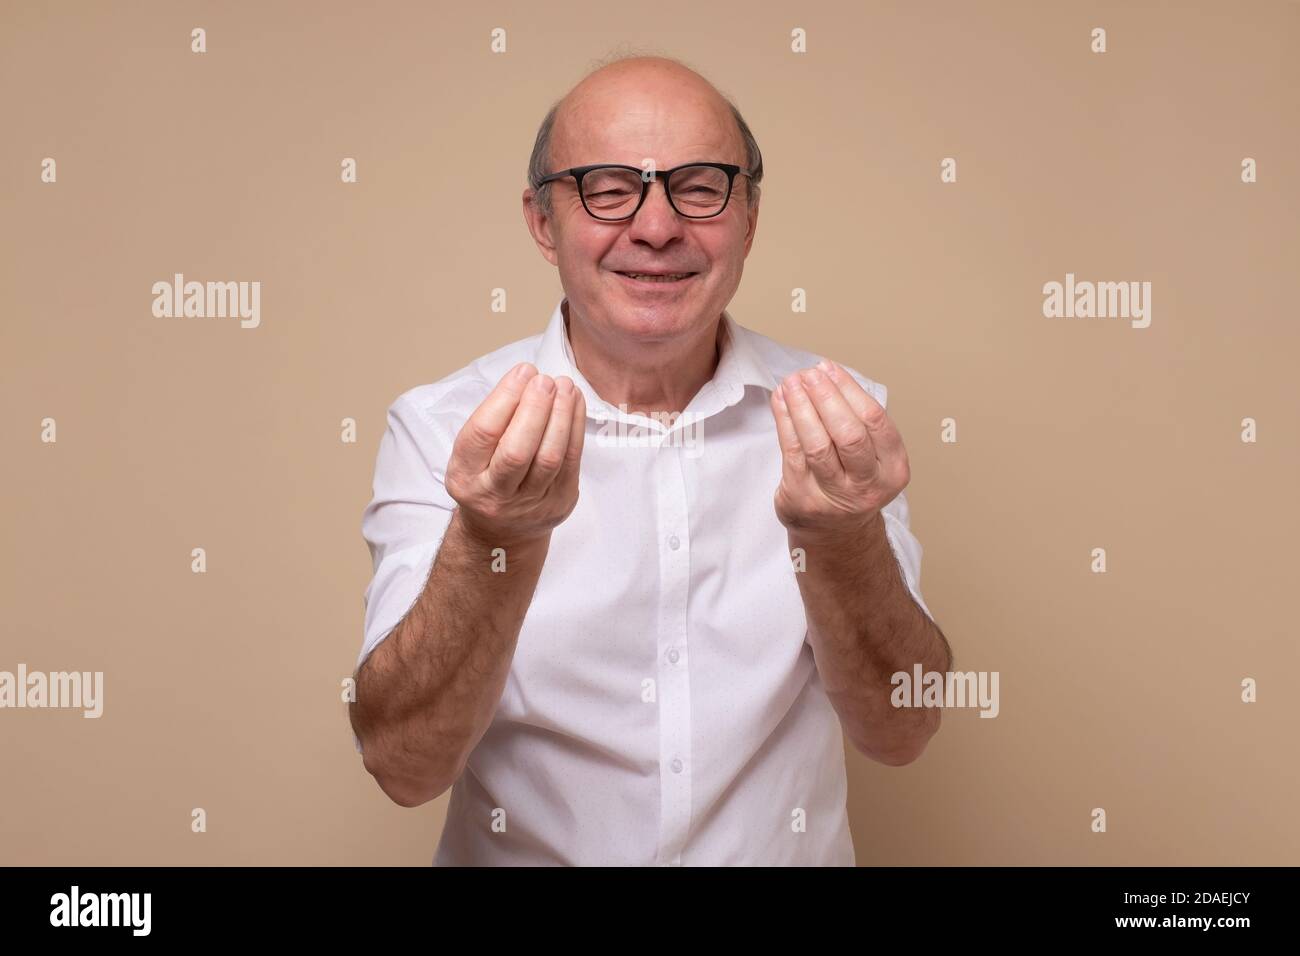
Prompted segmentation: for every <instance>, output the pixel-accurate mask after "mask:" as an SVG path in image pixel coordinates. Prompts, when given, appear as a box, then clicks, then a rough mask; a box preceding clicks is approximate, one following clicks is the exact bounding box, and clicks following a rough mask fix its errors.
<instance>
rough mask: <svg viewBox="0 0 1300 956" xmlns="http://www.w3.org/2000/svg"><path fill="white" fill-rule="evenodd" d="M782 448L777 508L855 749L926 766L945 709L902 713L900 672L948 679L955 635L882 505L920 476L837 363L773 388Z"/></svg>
mask: <svg viewBox="0 0 1300 956" xmlns="http://www.w3.org/2000/svg"><path fill="white" fill-rule="evenodd" d="M772 414H773V416H774V417H775V419H776V426H777V436H778V438H779V440H780V442H781V452H782V455H781V467H782V474H781V484H780V486H779V487H778V488H777V493H776V501H775V505H776V511H777V516H778V518H780V520H781V522H782V524H784V525H785V526H786V528H787V531H788V535H789V540H790V547H791V549H794V548H802V549H803V552H804V555H805V561H806V564H805V567H806V570H804V571H802V572H799V573H797V574H796V575H795V577H796V579H797V580H798V582H799V592H800V595H801V596H802V598H803V602H804V610H805V613H806V616H807V619H808V640H809V643H810V644H811V645H812V648H813V656H814V658H815V660H816V662H817V670H818V673H819V674H820V675H821V678H822V683H823V684H824V685H825V687H826V692H827V696H828V697H829V699H830V701H831V704H832V706H834V708H835V712H836V713H837V714H838V715H839V718H840V722H841V724H842V725H843V726H844V731H845V733H846V734H847V735H848V737H849V739H850V741H852V743H853V745H854V746H855V747H856V748H857V749H858V750H860V751H861V752H862V753H864V754H866V755H867V756H869V757H871V758H872V759H874V760H878V761H880V762H881V763H886V764H891V765H901V764H906V763H910V762H911V761H913V760H915V759H916V758H917V757H918V756H919V755H920V754H921V751H922V750H924V749H925V745H926V743H927V742H928V741H929V739H930V738H931V737H932V736H934V734H935V733H936V732H937V731H938V729H939V722H940V714H939V711H938V709H936V708H896V707H894V706H893V704H892V702H891V700H890V695H891V691H892V684H891V681H890V678H891V677H892V675H893V674H895V673H897V672H899V671H904V672H909V673H910V672H911V671H912V668H913V666H914V665H916V664H920V665H921V666H922V669H923V670H927V671H934V670H937V671H942V672H946V671H948V670H949V669H950V668H951V660H952V654H951V650H950V648H949V647H948V641H947V638H945V637H944V635H943V632H942V631H940V630H939V628H938V627H937V626H935V624H934V622H933V621H931V620H930V618H929V616H928V615H927V614H926V613H925V611H924V610H922V608H921V607H920V605H918V604H917V603H916V602H915V601H914V600H913V599H912V595H911V593H910V591H909V589H908V587H907V583H906V581H905V580H904V579H903V578H902V576H901V572H900V569H899V566H898V562H897V560H896V558H895V557H894V554H893V551H892V549H891V547H890V544H889V539H888V536H887V535H886V531H885V527H886V526H885V521H886V519H885V515H884V512H883V509H884V508H885V506H886V505H888V504H889V502H890V501H892V500H893V499H894V498H895V497H897V496H898V495H899V494H901V493H902V491H903V488H904V487H905V486H906V485H907V482H908V480H909V478H910V472H909V468H908V463H907V452H906V450H905V449H904V448H903V442H902V437H901V436H900V435H899V434H898V430H897V429H896V428H895V427H894V425H893V422H891V421H890V420H889V416H888V415H886V414H885V410H884V408H883V407H882V406H881V405H880V403H878V402H877V401H876V400H875V399H874V398H872V397H871V396H870V395H868V394H867V392H866V391H865V390H864V389H863V388H862V386H861V385H859V384H858V382H857V381H856V380H855V379H854V378H853V377H852V376H851V375H849V374H848V373H847V372H846V371H844V369H842V368H840V366H838V365H836V364H835V363H833V362H822V363H819V366H818V368H814V369H804V370H803V371H801V372H798V373H795V374H794V375H791V376H789V377H787V378H786V379H785V381H784V382H782V383H781V385H780V386H778V387H777V389H776V390H775V391H773V393H772Z"/></svg>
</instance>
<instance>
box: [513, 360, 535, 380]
mask: <svg viewBox="0 0 1300 956" xmlns="http://www.w3.org/2000/svg"><path fill="white" fill-rule="evenodd" d="M532 372H533V370H532V368H531V367H529V365H528V363H527V362H523V363H521V364H520V366H519V367H518V368H517V369H515V378H517V379H519V380H520V381H523V380H524V379H526V378H527V377H528V376H529V375H531V374H532Z"/></svg>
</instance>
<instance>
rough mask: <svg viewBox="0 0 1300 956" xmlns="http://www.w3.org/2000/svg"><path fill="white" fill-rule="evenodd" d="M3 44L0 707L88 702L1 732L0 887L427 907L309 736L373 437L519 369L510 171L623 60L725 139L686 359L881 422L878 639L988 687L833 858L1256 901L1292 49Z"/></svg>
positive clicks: (489, 14)
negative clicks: (1079, 290)
mask: <svg viewBox="0 0 1300 956" xmlns="http://www.w3.org/2000/svg"><path fill="white" fill-rule="evenodd" d="M0 10H2V11H3V12H2V13H0V97H2V99H0V109H2V112H0V129H2V130H3V135H2V140H3V145H2V147H0V182H2V183H3V188H2V190H0V224H3V232H2V234H0V279H2V281H0V296H2V298H0V307H2V308H3V326H2V327H3V342H2V343H0V345H2V347H3V353H2V354H3V368H4V377H3V391H2V393H0V398H2V399H3V414H2V415H0V430H2V434H0V439H2V440H3V450H4V467H3V475H4V491H5V500H6V507H5V510H4V529H3V542H4V547H3V558H2V561H3V563H2V564H0V597H2V599H3V605H2V611H3V630H2V631H0V669H5V670H11V671H12V670H15V669H16V667H17V665H18V663H19V662H24V663H26V664H27V665H28V667H29V668H32V669H41V670H66V669H75V670H92V671H93V670H102V671H104V672H105V681H106V692H105V713H104V716H103V717H102V718H101V719H100V720H98V721H94V720H85V719H82V718H81V716H80V714H79V713H78V712H69V711H57V710H46V711H34V710H22V711H17V710H12V711H11V710H6V711H0V768H2V769H0V801H2V802H3V812H2V813H0V861H2V862H4V863H13V864H32V863H35V864H110V863H121V864H203V863H216V864H233V863H266V864H295V863H302V864H345V863H365V864H379V863H402V864H427V863H428V862H429V861H430V859H431V858H432V855H433V850H434V845H435V842H436V840H437V837H438V834H439V832H440V828H441V824H442V816H443V809H444V807H445V804H446V799H447V798H446V797H445V796H444V797H443V798H442V799H440V800H439V801H437V802H436V803H434V804H431V805H426V806H425V807H423V808H420V809H419V810H414V811H412V810H403V809H401V808H399V807H397V806H395V805H393V804H391V803H389V802H388V801H387V800H386V798H385V797H384V796H383V794H382V793H381V792H380V790H379V789H378V788H377V787H376V786H375V785H374V783H373V782H372V781H371V780H370V778H369V777H368V776H367V775H366V774H365V772H364V771H363V769H362V767H361V763H360V759H359V757H358V755H357V754H356V752H355V751H354V749H353V743H352V737H351V733H350V730H349V728H348V725H347V721H346V713H345V705H344V704H343V703H342V701H341V699H340V682H341V680H342V679H343V678H344V677H346V676H347V675H348V674H349V673H350V671H351V668H352V665H353V662H354V661H355V657H356V654H357V651H358V649H359V647H360V642H361V622H362V598H361V596H362V592H363V590H364V588H365V585H366V583H367V581H368V579H369V574H370V564H369V555H368V554H367V552H366V548H365V545H364V542H363V540H362V538H361V535H360V517H361V511H362V508H363V507H364V506H365V504H366V502H367V500H368V499H369V496H370V482H371V477H372V472H373V467H374V455H375V451H376V449H377V445H378V441H379V437H380V436H381V434H382V432H383V428H384V412H385V409H386V408H387V406H388V404H389V403H390V402H391V401H392V400H393V398H394V397H396V395H398V394H399V393H400V392H402V391H404V390H405V389H407V388H410V387H412V386H414V385H416V384H419V383H423V382H429V381H433V380H435V379H438V378H440V377H442V376H443V375H445V374H447V373H448V372H450V371H452V370H454V369H456V368H458V367H459V366H461V365H463V364H465V363H466V362H468V361H469V360H471V359H472V358H474V357H475V356H477V355H480V354H482V353H484V352H487V351H489V350H491V349H493V348H496V347H497V346H499V345H502V344H504V343H506V342H510V341H513V340H516V339H519V338H522V337H525V336H528V335H532V334H534V333H536V332H540V331H541V329H542V328H543V326H544V324H545V322H546V319H547V318H548V317H549V315H550V312H551V310H552V309H553V308H554V306H555V303H556V302H557V301H558V298H559V294H560V290H559V284H558V279H557V277H556V275H555V273H554V270H553V269H552V268H551V267H550V266H548V265H547V264H546V263H545V262H544V260H543V259H542V258H541V256H540V255H539V254H538V253H537V252H536V250H535V248H534V247H533V246H532V244H531V241H530V239H529V238H528V236H527V233H526V231H525V228H524V225H523V221H522V217H521V214H520V210H519V194H520V192H521V190H522V188H523V183H524V170H525V166H526V162H527V157H528V151H529V148H530V147H531V144H532V139H533V136H534V134H535V131H536V127H537V123H538V122H539V121H540V120H541V117H542V115H543V113H544V112H545V110H546V108H547V107H548V106H549V105H550V103H551V102H552V101H553V100H554V99H555V98H556V97H558V96H560V95H561V94H562V93H563V92H564V91H565V90H566V89H567V88H568V87H569V85H571V84H572V83H573V82H574V81H576V80H577V79H578V78H579V77H580V76H581V75H582V74H583V72H584V71H585V68H586V66H587V65H588V64H589V63H590V61H592V60H593V59H595V58H597V57H600V56H603V55H605V54H607V53H609V52H610V51H611V50H613V49H615V48H616V47H618V46H619V45H620V44H627V43H631V44H635V45H636V46H638V47H639V48H649V49H650V50H652V51H656V52H662V53H665V54H669V55H674V56H679V57H682V58H684V59H685V60H686V61H687V62H689V63H690V64H692V65H694V66H695V67H696V68H698V69H700V70H701V71H703V72H704V73H705V74H706V75H707V76H708V77H709V78H711V79H712V80H713V81H714V82H715V83H716V84H717V85H718V86H719V87H720V88H721V89H722V90H723V91H724V92H726V93H728V94H730V95H732V96H734V97H735V98H736V100H737V101H738V103H739V105H740V106H741V108H742V110H743V111H744V112H745V114H746V117H747V119H748V120H749V122H750V124H751V125H752V127H753V129H754V131H755V133H756V135H757V137H758V139H759V143H760V144H761V146H762V147H763V150H764V157H765V161H766V166H767V177H766V180H765V183H764V193H763V197H764V198H763V206H762V210H763V212H762V217H761V220H760V225H759V232H758V238H757V241H756V244H755V246H754V250H753V253H752V254H751V256H750V258H749V261H748V264H747V265H748V268H747V270H746V275H745V279H744V281H743V283H742V285H741V288H740V292H739V294H738V295H737V297H736V299H735V300H734V301H733V302H732V305H731V308H732V311H733V314H734V315H735V316H736V317H737V320H738V321H740V322H741V323H742V324H744V325H747V326H749V327H751V328H754V329H756V330H758V331H760V332H763V333H765V334H768V335H771V336H773V337H775V338H778V339H779V340H781V341H784V342H787V343H790V344H792V345H797V346H800V347H803V348H807V349H809V350H812V351H815V352H819V353H823V354H828V355H830V356H832V357H834V358H836V359H838V360H840V361H842V362H845V363H847V364H850V365H852V366H854V367H856V368H858V369H860V370H861V371H863V372H864V373H865V374H867V375H869V376H871V377H873V378H875V379H877V380H879V381H882V382H884V383H885V384H886V385H887V386H888V387H889V389H890V399H891V401H890V412H891V414H892V416H893V418H894V420H895V421H896V422H897V423H898V424H899V426H900V428H901V430H902V433H903V435H904V438H905V439H906V442H907V447H908V451H909V455H910V459H911V462H912V473H913V479H912V484H911V485H910V487H909V490H908V495H909V500H910V502H911V505H912V509H913V530H914V531H915V532H916V534H917V535H918V537H919V539H920V540H921V542H922V544H923V545H924V548H925V560H924V566H923V569H924V575H923V579H922V588H923V591H924V594H925V597H926V599H927V602H928V603H929V605H930V607H931V608H932V609H933V611H934V612H935V614H936V616H937V617H938V619H939V621H940V623H941V625H942V626H943V627H944V630H945V631H946V633H947V635H948V637H949V638H950V640H951V641H952V643H953V645H954V647H955V650H956V653H957V666H958V667H959V668H960V669H976V670H996V671H999V672H1000V674H1001V715H1000V716H999V717H998V718H997V719H995V720H986V719H979V718H978V717H977V714H976V712H975V711H973V710H972V711H950V712H949V713H948V714H947V715H946V716H945V722H944V727H943V730H942V732H941V733H940V735H939V736H938V737H937V738H935V740H934V741H933V742H932V743H931V745H930V748H929V749H928V751H927V752H926V753H925V755H924V756H923V757H922V759H921V760H920V761H918V762H917V763H915V764H913V765H911V766H909V767H906V768H888V767H883V766H879V765H875V764H872V763H870V762H869V761H867V760H865V759H864V758H861V757H860V756H858V755H857V754H856V753H853V752H850V754H849V758H848V759H849V767H850V811H851V823H852V828H853V833H854V838H855V841H856V847H857V854H858V859H859V861H860V862H861V863H864V864H876V863H886V864H934V863H938V864H979V863H992V864H1032V863H1041V864H1058V863H1082V864H1103V863H1119V864H1139V863H1141V864H1284V863H1286V864H1296V863H1300V817H1297V814H1296V812H1295V808H1296V806H1297V805H1300V773H1297V770H1296V766H1295V758H1296V730H1297V727H1298V726H1300V720H1297V718H1298V717H1300V712H1298V708H1297V699H1296V694H1295V692H1294V687H1295V682H1296V665H1297V662H1298V661H1297V652H1296V646H1295V635H1294V633H1293V627H1292V616H1291V603H1290V600H1291V598H1292V596H1293V593H1294V583H1293V579H1294V575H1295V571H1296V564H1297V562H1296V557H1295V542H1296V540H1297V531H1300V527H1298V525H1300V510H1298V509H1297V506H1296V502H1295V498H1294V494H1295V487H1296V477H1297V473H1298V469H1297V452H1296V439H1297V422H1296V410H1297V402H1296V386H1295V377H1294V370H1295V363H1296V358H1297V354H1300V353H1298V350H1297V345H1298V344H1300V332H1298V331H1297V318H1298V316H1297V312H1296V296H1295V291H1294V282H1295V278H1296V264H1297V262H1300V242H1298V241H1297V228H1296V223H1297V222H1298V221H1300V201H1298V197H1300V187H1298V186H1297V182H1298V181H1300V179H1298V177H1300V168H1298V163H1297V157H1298V156H1300V135H1298V134H1297V117H1298V116H1300V103H1298V102H1297V100H1298V99H1300V56H1298V55H1297V49H1300V8H1298V7H1297V5H1296V4H1294V3H1279V2H1274V3H1264V2H1252V3H1219V4H1206V3H1200V4H1194V3H1159V4H1157V3H1124V4H1101V3H1087V4H1084V3H1051V4H1037V3H1024V4H1011V3H996V4H995V3H986V4H974V3H963V2H953V3H943V4H921V3H896V4H894V3H891V4H878V3H857V2H854V3H849V2H843V3H814V4H806V5H805V4H794V3H771V2H766V3H743V4H742V3H725V4H724V3H709V4H699V3H693V2H674V0H668V2H663V3H658V4H655V5H652V6H649V7H647V6H645V5H639V4H599V5H597V4H592V5H588V4H567V3H531V2H530V3H524V2H512V3H477V4H455V5H451V4H437V5H435V4H416V3H409V4H397V3H390V4H366V3H354V4H345V3H305V2H302V3H287V2H275V3H265V4H254V3H220V4H218V3H197V2H151V3H130V4H126V3H119V4H111V5H110V4H90V3H85V4H70V3H65V4H49V5H47V4H44V3H37V2H28V3H14V2H8V0H7V2H5V3H4V4H3V6H2V7H0ZM597 10H599V11H600V12H595V11H597ZM199 26H201V27H204V28H205V29H206V30H207V42H208V52H207V53H205V54H202V55H198V54H193V53H191V52H190V30H191V29H192V28H194V27H199ZM498 26H500V27H505V28H506V29H507V31H508V52H507V53H505V54H502V55H493V54H491V53H490V52H489V32H490V30H491V29H492V28H493V27H498ZM1095 26H1102V27H1105V28H1106V29H1107V31H1108V44H1109V52H1107V53H1105V54H1103V55H1097V54H1094V53H1092V52H1090V49H1089V42H1090V41H1089V33H1090V31H1091V29H1092V28H1093V27H1095ZM795 27H802V28H804V29H806V30H807V32H808V52H807V53H806V54H803V55H796V54H794V53H792V52H790V49H789V35H790V31H791V29H793V28H795ZM47 156H48V157H53V158H55V159H56V161H57V163H58V181H57V183H56V184H44V183H42V182H41V181H40V164H41V160H42V159H43V158H44V157H47ZM347 156H351V157H355V158H356V159H357V161H358V164H359V177H360V181H359V182H358V183H357V184H355V185H344V184H342V183H341V182H340V177H339V164H340V161H341V160H342V158H343V157H347ZM945 156H952V157H955V158H956V159H957V160H958V182H957V183H955V184H950V185H943V184H941V183H940V182H939V175H938V174H939V162H940V160H941V159H942V158H943V157H945ZM1246 156H1251V157H1254V158H1255V159H1256V160H1257V161H1258V164H1259V182H1258V183H1256V184H1253V185H1245V184H1243V183H1242V182H1241V181H1240V163H1241V160H1242V158H1243V157H1246ZM174 272H183V273H184V274H185V275H186V277H187V278H189V279H197V280H200V281H205V280H236V281H239V280H243V281H251V280H258V281H260V282H261V283H262V287H263V288H262V323H261V327H260V328H257V329H249V330H245V329H241V328H239V325H238V321H237V320H233V319H213V320H204V319H188V320H186V319H156V318H154V317H153V316H152V315H151V311H150V309H151V303H152V294H151V293H150V287H151V285H152V283H153V282H155V281H158V280H166V279H169V278H170V277H171V275H172V274H173V273H174ZM1067 272H1073V273H1075V274H1076V276H1078V278H1079V279H1081V280H1082V279H1090V280H1106V281H1127V280H1139V281H1141V280H1147V281H1150V282H1152V283H1153V286H1154V288H1153V293H1152V304H1153V321H1152V324H1151V327H1150V328H1148V329H1144V330H1142V329H1133V328H1130V327H1129V324H1128V322H1127V321H1126V320H1098V319H1093V320H1077V321H1070V320H1052V319H1046V318H1044V317H1043V315H1042V298H1043V296H1042V292H1041V289H1042V285H1043V283H1045V282H1048V281H1053V280H1056V281H1062V280H1063V279H1064V277H1065V274H1066V273H1067ZM495 287H503V288H506V289H507V290H508V293H509V306H510V307H509V311H508V313H506V314H504V315H497V314H493V313H491V312H490V311H489V296H490V291H491V290H492V289H493V288H495ZM795 287H800V288H804V289H807V290H808V299H809V306H810V308H809V311H808V313H807V314H804V315H794V314H792V313H791V310H790V292H791V289H793V288H795ZM47 416H50V417H54V418H55V419H56V420H57V422H58V442H57V444H54V445H49V444H42V443H41V441H40V440H39V435H40V422H41V419H43V418H45V417H47ZM1247 416H1250V417H1253V418H1255V419H1257V421H1258V423H1259V441H1258V443H1256V444H1243V443H1242V442H1241V440H1240V436H1239V431H1240V423H1241V420H1242V418H1244V417H1247ZM345 417H353V418H355V419H356V420H357V422H358V426H359V436H358V441H357V442H356V443H355V444H345V443H343V442H342V441H340V422H341V420H342V419H343V418H345ZM945 417H953V418H955V419H956V420H957V423H958V439H959V440H958V442H957V443H956V444H944V443H942V442H941V441H940V424H939V423H940V421H941V420H942V419H943V418H945ZM775 481H776V476H773V483H774V487H775ZM195 547H203V548H206V550H207V555H208V572H207V573H206V574H193V573H191V571H190V551H191V549H192V548H195ZM1094 547H1104V548H1106V549H1107V553H1108V562H1109V571H1108V573H1106V574H1101V575H1099V574H1093V573H1092V572H1091V571H1090V569H1089V563H1090V551H1091V549H1092V548H1094ZM1244 677H1253V678H1255V679H1256V680H1257V681H1258V682H1259V701H1258V703H1255V704H1251V705H1248V704H1244V703H1242V702H1241V701H1240V699H1239V695H1240V682H1241V680H1242V679H1243V678H1244ZM850 750H851V748H850ZM194 807H202V808H204V809H205V810H206V811H207V814H208V832H206V833H203V834H195V833H192V832H191V830H190V811H191V809H192V808H194ZM1093 807H1104V808H1105V809H1106V810H1107V813H1108V815H1109V828H1108V832H1107V833H1105V834H1095V833H1092V832H1091V831H1090V828H1089V823H1090V816H1089V814H1090V811H1091V809H1092V808H1093Z"/></svg>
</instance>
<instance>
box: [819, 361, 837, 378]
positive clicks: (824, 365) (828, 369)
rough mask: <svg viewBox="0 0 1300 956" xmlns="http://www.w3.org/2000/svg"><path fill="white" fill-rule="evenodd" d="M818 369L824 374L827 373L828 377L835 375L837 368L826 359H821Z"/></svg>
mask: <svg viewBox="0 0 1300 956" xmlns="http://www.w3.org/2000/svg"><path fill="white" fill-rule="evenodd" d="M817 367H818V368H819V369H821V370H822V371H823V372H825V373H826V374H827V375H834V374H835V366H833V365H831V363H830V362H828V361H827V360H826V359H821V360H820V361H818V363H817Z"/></svg>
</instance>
